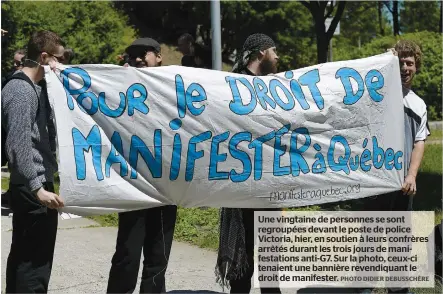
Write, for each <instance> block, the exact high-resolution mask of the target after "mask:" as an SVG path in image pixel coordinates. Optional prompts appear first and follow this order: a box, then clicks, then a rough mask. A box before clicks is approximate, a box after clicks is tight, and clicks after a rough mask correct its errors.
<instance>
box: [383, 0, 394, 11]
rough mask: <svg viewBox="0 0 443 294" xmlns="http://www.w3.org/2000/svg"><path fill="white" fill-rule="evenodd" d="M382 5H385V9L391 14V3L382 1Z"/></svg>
mask: <svg viewBox="0 0 443 294" xmlns="http://www.w3.org/2000/svg"><path fill="white" fill-rule="evenodd" d="M382 2H383V4H384V5H385V7H386V8H387V9H388V10H389V12H391V13H392V8H391V5H390V4H391V1H382Z"/></svg>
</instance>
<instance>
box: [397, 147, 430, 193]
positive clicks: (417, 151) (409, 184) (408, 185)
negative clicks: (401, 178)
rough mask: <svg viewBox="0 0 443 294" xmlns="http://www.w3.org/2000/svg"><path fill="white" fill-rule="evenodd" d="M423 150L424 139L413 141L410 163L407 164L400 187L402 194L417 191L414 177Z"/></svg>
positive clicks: (415, 176)
mask: <svg viewBox="0 0 443 294" xmlns="http://www.w3.org/2000/svg"><path fill="white" fill-rule="evenodd" d="M424 152H425V141H418V142H415V144H414V149H413V150H412V155H411V164H410V166H409V171H408V175H407V176H406V178H405V182H404V184H403V187H402V191H403V193H404V194H408V195H414V194H415V193H416V192H417V185H416V178H417V173H418V169H419V168H420V164H421V160H422V159H423V154H424Z"/></svg>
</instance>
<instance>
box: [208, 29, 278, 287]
mask: <svg viewBox="0 0 443 294" xmlns="http://www.w3.org/2000/svg"><path fill="white" fill-rule="evenodd" d="M277 62H278V56H277V53H276V47H275V43H274V41H273V40H272V39H271V38H270V37H269V36H267V35H264V34H253V35H250V36H249V37H248V38H247V39H246V41H245V43H244V45H243V48H242V51H241V52H240V54H239V55H238V57H237V60H236V63H235V65H234V67H233V69H232V71H233V72H234V73H240V74H245V75H251V76H265V75H268V74H271V73H276V72H277ZM255 211H280V209H274V208H271V209H251V208H222V210H221V215H220V245H219V252H218V258H217V267H216V273H217V278H218V280H219V281H220V283H221V284H222V285H223V286H227V284H228V282H229V285H230V287H231V293H249V292H250V291H251V278H252V275H253V273H254V212H255ZM261 293H281V292H280V289H279V288H261Z"/></svg>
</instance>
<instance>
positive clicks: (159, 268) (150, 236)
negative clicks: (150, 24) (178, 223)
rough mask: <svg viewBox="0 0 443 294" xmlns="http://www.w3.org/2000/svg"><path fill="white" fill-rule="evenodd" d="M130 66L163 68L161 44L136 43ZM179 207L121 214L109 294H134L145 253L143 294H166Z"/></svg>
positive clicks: (131, 49) (130, 51)
mask: <svg viewBox="0 0 443 294" xmlns="http://www.w3.org/2000/svg"><path fill="white" fill-rule="evenodd" d="M126 54H127V55H128V56H127V61H128V64H129V66H132V67H137V68H145V67H155V66H161V63H162V55H161V50H160V44H159V43H158V42H157V41H155V40H154V39H151V38H141V39H137V40H135V41H134V42H133V43H132V44H131V46H129V47H128V48H127V49H126ZM176 216H177V206H175V205H166V206H161V207H154V208H149V209H143V210H137V211H129V212H123V213H120V214H119V221H118V234H117V242H116V243H117V244H116V250H115V254H114V256H113V258H112V266H111V271H110V273H109V281H108V289H107V293H132V292H134V290H135V287H136V285H137V278H138V272H139V267H140V256H141V252H142V249H143V256H144V261H143V272H142V278H141V284H140V293H165V292H166V289H165V288H166V287H165V273H166V268H167V266H168V259H169V253H170V252H171V246H172V239H173V236H174V228H175V220H176Z"/></svg>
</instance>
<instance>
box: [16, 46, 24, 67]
mask: <svg viewBox="0 0 443 294" xmlns="http://www.w3.org/2000/svg"><path fill="white" fill-rule="evenodd" d="M25 54H26V51H25V50H24V49H20V50H17V51H15V53H14V70H20V69H22V68H23V61H22V59H23V57H25Z"/></svg>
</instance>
